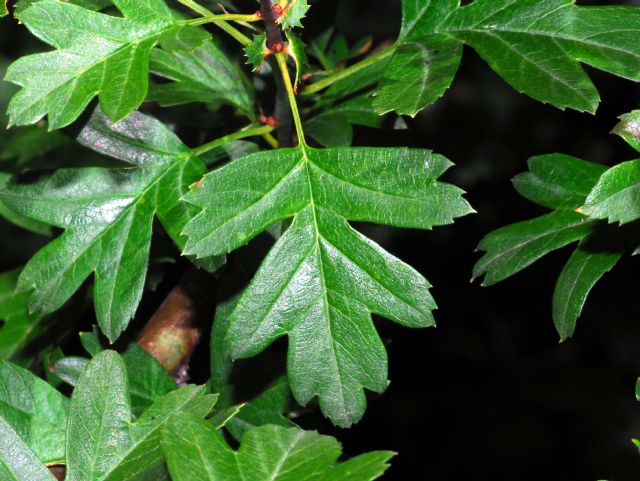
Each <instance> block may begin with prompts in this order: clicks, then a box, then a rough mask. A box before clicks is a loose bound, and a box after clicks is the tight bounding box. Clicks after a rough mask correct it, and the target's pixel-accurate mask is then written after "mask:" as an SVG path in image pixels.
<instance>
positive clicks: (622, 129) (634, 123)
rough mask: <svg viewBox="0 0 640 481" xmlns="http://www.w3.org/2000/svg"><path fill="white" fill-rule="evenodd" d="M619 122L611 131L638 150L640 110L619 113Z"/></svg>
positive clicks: (639, 144)
mask: <svg viewBox="0 0 640 481" xmlns="http://www.w3.org/2000/svg"><path fill="white" fill-rule="evenodd" d="M619 118H620V122H618V124H617V125H616V126H615V127H614V128H613V130H612V131H611V133H613V134H616V135H619V136H620V137H622V138H623V139H624V140H625V141H626V142H627V143H628V144H629V145H630V146H631V147H633V148H634V149H635V150H636V151H638V152H640V110H634V111H633V112H629V113H628V114H624V115H621V116H620V117H619Z"/></svg>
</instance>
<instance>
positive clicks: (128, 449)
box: [66, 351, 216, 481]
mask: <svg viewBox="0 0 640 481" xmlns="http://www.w3.org/2000/svg"><path fill="white" fill-rule="evenodd" d="M215 399H216V397H215V396H212V395H207V394H205V390H204V387H197V386H192V385H191V386H186V387H184V388H182V389H178V390H175V391H172V392H170V393H168V394H166V395H165V396H163V397H161V398H159V399H158V400H157V401H156V402H155V403H154V404H153V405H152V406H151V407H150V408H149V409H147V410H146V411H145V412H144V413H143V414H142V416H140V417H139V418H138V419H137V420H136V421H135V422H134V423H132V422H131V406H130V403H129V390H128V385H127V370H126V367H125V365H124V362H123V360H122V359H121V358H120V356H119V355H118V354H117V353H115V352H114V351H102V352H100V353H99V354H97V355H96V356H95V357H94V358H93V359H92V360H91V361H90V363H89V364H88V366H87V367H86V369H85V370H84V371H83V373H82V375H81V376H80V380H79V382H78V385H77V386H76V389H75V390H74V392H73V396H72V398H71V409H70V413H69V426H68V430H67V433H68V438H67V452H66V453H67V471H68V472H67V478H66V479H67V481H74V480H80V479H81V480H83V481H102V480H104V481H143V480H144V481H147V480H150V479H154V480H157V481H161V480H167V479H168V476H167V474H166V471H165V469H164V463H163V461H164V456H163V455H162V452H161V449H160V434H161V429H162V427H163V425H164V424H165V423H167V422H168V421H169V420H170V419H171V417H172V416H173V415H175V414H176V413H179V412H186V413H190V414H191V415H193V416H194V417H196V418H200V419H201V418H204V417H205V416H206V415H208V414H209V412H210V411H211V408H212V407H213V405H214V404H215Z"/></svg>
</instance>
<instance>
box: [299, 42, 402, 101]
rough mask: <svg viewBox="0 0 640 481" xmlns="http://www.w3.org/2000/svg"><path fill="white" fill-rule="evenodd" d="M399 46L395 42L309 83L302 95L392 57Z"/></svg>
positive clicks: (309, 93) (321, 88) (319, 89)
mask: <svg viewBox="0 0 640 481" xmlns="http://www.w3.org/2000/svg"><path fill="white" fill-rule="evenodd" d="M397 48H398V46H397V44H393V45H391V46H389V47H387V48H385V49H383V50H380V51H379V52H377V53H374V54H373V55H370V56H368V57H365V58H364V59H362V60H360V61H359V62H357V63H354V64H353V65H351V66H350V67H347V68H345V69H343V70H339V71H337V72H335V73H333V74H331V75H329V76H328V77H325V78H323V79H322V80H319V81H318V82H315V83H312V84H311V85H307V86H306V87H305V88H303V89H302V91H301V92H300V93H301V94H302V95H311V94H315V93H317V92H320V91H321V90H323V89H326V88H327V87H329V86H331V85H333V84H334V83H336V82H338V81H340V80H342V79H345V78H347V77H350V76H352V75H353V74H355V73H358V72H360V71H361V70H364V69H365V68H367V67H369V66H371V65H373V64H375V63H378V62H380V61H381V60H384V59H385V58H387V57H390V56H391V55H393V53H394V52H395V51H396V49H397Z"/></svg>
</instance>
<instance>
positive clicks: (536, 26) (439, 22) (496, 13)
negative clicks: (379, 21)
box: [377, 0, 640, 114]
mask: <svg viewBox="0 0 640 481" xmlns="http://www.w3.org/2000/svg"><path fill="white" fill-rule="evenodd" d="M441 35H448V36H450V37H451V38H453V39H457V40H459V41H462V42H464V43H465V44H467V45H469V46H470V47H472V48H473V49H474V50H476V51H477V52H478V54H479V55H480V56H481V57H482V58H484V60H485V61H486V62H487V63H488V64H489V65H490V66H491V68H493V70H495V71H496V72H497V73H498V74H499V75H500V76H502V77H503V78H504V79H505V80H506V81H507V82H508V83H509V84H511V85H512V86H513V87H514V88H515V89H517V90H518V91H520V92H523V93H526V94H527V95H529V96H531V97H533V98H535V99H537V100H539V101H541V102H545V103H550V104H552V105H554V106H556V107H558V108H562V109H564V108H566V107H569V108H572V109H575V110H579V111H588V112H595V110H596V108H597V106H598V103H599V101H600V97H599V95H598V91H597V90H596V87H595V86H594V85H593V83H592V82H591V80H590V79H589V77H588V75H587V74H586V73H585V71H584V69H583V67H582V66H581V65H580V63H581V62H582V63H584V64H587V65H590V66H592V67H595V68H598V69H600V70H604V71H606V72H609V73H612V74H615V75H617V76H620V77H624V78H628V79H632V80H636V81H638V80H640V53H639V52H638V49H637V48H636V46H637V44H638V41H640V9H639V8H637V7H624V6H606V7H583V6H577V5H575V2H574V0H522V1H513V0H475V1H474V2H472V3H471V4H469V5H466V6H464V7H460V2H459V0H404V1H403V26H402V32H401V35H400V40H399V46H400V48H399V50H398V52H397V53H396V55H397V56H406V55H407V53H406V51H405V50H404V49H402V45H404V44H407V43H419V44H421V45H422V46H423V47H424V48H425V49H427V51H428V50H429V49H430V48H432V47H431V45H432V42H433V38H434V36H441ZM432 56H433V55H432ZM444 61H446V62H448V61H449V60H448V59H446V58H445V60H444ZM391 65H396V64H395V63H394V62H393V61H392V63H391ZM439 69H444V67H440V66H439V65H437V64H435V65H434V64H433V63H429V64H427V63H424V64H423V74H422V76H421V77H422V78H425V79H427V78H429V76H430V72H432V71H434V70H435V71H437V70H439ZM453 69H454V67H453V66H451V68H450V70H451V71H452V70H453ZM417 71H418V70H417V64H413V63H412V64H409V65H408V67H407V69H406V71H404V72H403V73H402V75H400V74H399V73H398V74H397V75H398V76H400V77H401V78H403V77H406V78H420V76H419V75H418V74H417ZM389 75H391V72H390V73H389ZM445 83H446V82H445V80H444V79H443V81H442V83H441V84H439V88H438V90H437V91H436V92H437V93H441V92H442V91H443V88H445ZM383 88H384V85H383ZM380 95H381V96H380V101H379V102H378V104H377V107H378V108H379V110H380V111H382V112H386V111H390V110H393V109H395V108H396V106H395V105H394V103H393V102H394V101H396V100H397V99H396V98H394V97H393V96H392V95H389V96H388V97H387V96H386V95H382V93H381V94H380ZM434 97H435V98H437V96H436V95H426V96H425V97H424V100H423V101H422V102H418V103H417V104H416V105H413V106H410V107H412V108H410V109H407V108H405V107H406V106H405V105H401V107H402V109H401V110H402V111H405V112H409V113H411V114H415V113H416V112H418V111H419V110H421V109H422V108H424V107H426V106H427V105H428V104H429V103H430V102H432V101H434V100H435V98H434ZM386 100H388V101H386Z"/></svg>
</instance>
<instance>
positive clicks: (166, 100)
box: [149, 41, 253, 113]
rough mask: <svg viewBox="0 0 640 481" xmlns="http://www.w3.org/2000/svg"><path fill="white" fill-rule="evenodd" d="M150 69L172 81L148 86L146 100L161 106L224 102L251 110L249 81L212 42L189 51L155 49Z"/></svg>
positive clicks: (251, 95)
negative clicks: (149, 87)
mask: <svg viewBox="0 0 640 481" xmlns="http://www.w3.org/2000/svg"><path fill="white" fill-rule="evenodd" d="M150 69H151V71H152V72H153V73H154V74H156V75H158V76H160V77H162V78H164V79H167V80H171V81H172V82H169V83H161V84H152V85H151V89H150V92H149V100H155V101H157V102H158V103H159V104H160V105H163V106H168V105H179V104H185V103H190V102H204V103H215V102H219V101H224V102H225V103H230V104H232V105H234V106H236V107H237V108H238V109H240V110H241V111H242V112H245V113H251V112H253V92H252V91H251V90H250V88H249V87H248V81H247V80H246V78H245V77H244V75H243V74H242V72H241V71H240V70H239V69H238V68H237V67H236V66H235V65H233V64H232V63H231V62H230V61H229V59H228V58H227V57H226V55H225V54H224V53H223V51H222V50H221V49H220V48H219V47H218V46H217V45H216V44H215V43H214V42H213V41H208V42H206V43H205V44H204V45H203V46H202V47H200V48H198V49H196V50H195V51H194V52H191V53H183V52H174V53H169V52H165V51H163V50H159V49H154V50H153V51H152V52H151V66H150Z"/></svg>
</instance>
